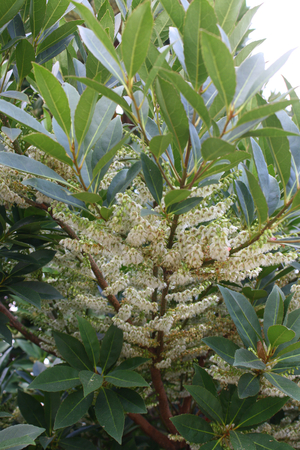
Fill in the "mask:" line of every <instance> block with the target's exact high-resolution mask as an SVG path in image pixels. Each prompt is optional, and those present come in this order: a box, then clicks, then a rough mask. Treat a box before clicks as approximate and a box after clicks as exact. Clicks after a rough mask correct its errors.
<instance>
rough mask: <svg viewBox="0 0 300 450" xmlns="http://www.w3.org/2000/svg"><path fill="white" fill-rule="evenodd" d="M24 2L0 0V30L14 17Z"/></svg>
mask: <svg viewBox="0 0 300 450" xmlns="http://www.w3.org/2000/svg"><path fill="white" fill-rule="evenodd" d="M24 2H25V0H1V3H0V28H1V27H3V25H5V24H6V23H7V22H9V21H10V20H11V19H13V18H14V17H15V15H16V14H17V13H18V11H19V10H20V9H21V7H22V6H23V4H24Z"/></svg>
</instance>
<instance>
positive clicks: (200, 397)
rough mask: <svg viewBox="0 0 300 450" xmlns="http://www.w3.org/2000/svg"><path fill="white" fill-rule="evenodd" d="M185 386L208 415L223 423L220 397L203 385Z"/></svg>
mask: <svg viewBox="0 0 300 450" xmlns="http://www.w3.org/2000/svg"><path fill="white" fill-rule="evenodd" d="M184 387H185V389H186V390H187V391H188V392H189V393H190V394H191V396H192V397H193V399H194V400H195V401H196V402H197V404H198V405H199V406H200V409H201V411H202V412H203V413H204V414H205V415H206V416H207V417H209V418H210V419H211V420H215V421H216V422H219V423H223V412H222V406H221V403H220V401H219V399H218V398H216V397H215V396H214V395H213V394H212V393H211V392H209V391H208V390H207V389H205V388H204V387H202V386H184Z"/></svg>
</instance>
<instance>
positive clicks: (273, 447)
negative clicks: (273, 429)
mask: <svg viewBox="0 0 300 450" xmlns="http://www.w3.org/2000/svg"><path fill="white" fill-rule="evenodd" d="M247 436H248V438H249V439H251V440H252V441H253V442H254V443H255V446H256V449H257V450H292V449H293V447H291V446H290V445H288V444H285V443H279V442H277V441H276V440H275V439H274V438H273V436H271V435H270V434H261V433H253V434H248V435H247Z"/></svg>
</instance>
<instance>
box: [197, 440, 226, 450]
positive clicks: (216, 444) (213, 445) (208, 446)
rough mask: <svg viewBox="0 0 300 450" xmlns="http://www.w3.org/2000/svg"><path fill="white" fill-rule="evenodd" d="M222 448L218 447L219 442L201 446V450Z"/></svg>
mask: <svg viewBox="0 0 300 450" xmlns="http://www.w3.org/2000/svg"><path fill="white" fill-rule="evenodd" d="M222 449H223V447H221V446H220V445H219V441H210V442H206V444H203V445H201V450H222Z"/></svg>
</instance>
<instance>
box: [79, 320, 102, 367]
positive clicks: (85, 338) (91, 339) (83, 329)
mask: <svg viewBox="0 0 300 450" xmlns="http://www.w3.org/2000/svg"><path fill="white" fill-rule="evenodd" d="M77 321H78V327H79V331H80V336H81V339H82V342H83V345H84V348H85V351H86V353H87V355H88V357H89V359H90V361H91V363H92V364H93V366H94V368H96V367H97V363H98V361H99V357H100V344H99V341H98V338H97V333H96V330H95V329H94V328H93V327H92V325H91V324H90V323H89V322H88V321H87V320H85V319H83V318H82V317H80V316H77Z"/></svg>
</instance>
